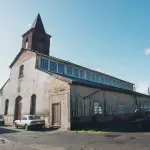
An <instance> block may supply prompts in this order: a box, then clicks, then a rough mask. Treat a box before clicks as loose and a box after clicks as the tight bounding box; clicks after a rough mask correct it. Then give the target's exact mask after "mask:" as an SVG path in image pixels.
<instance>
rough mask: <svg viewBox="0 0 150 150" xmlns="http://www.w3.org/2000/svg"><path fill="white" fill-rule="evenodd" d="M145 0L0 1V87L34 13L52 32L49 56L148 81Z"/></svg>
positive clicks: (149, 34)
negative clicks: (38, 15)
mask: <svg viewBox="0 0 150 150" xmlns="http://www.w3.org/2000/svg"><path fill="white" fill-rule="evenodd" d="M149 7H150V1H149V0H144V1H142V0H132V1H131V0H113V1H112V0H94V1H91V0H82V1H81V0H74V1H73V0H71V1H70V0H63V1H61V0H55V1H52V0H47V1H46V0H45V1H41V0H36V1H30V0H26V1H20V0H13V1H9V0H1V1H0V52H1V53H0V68H1V75H0V86H2V85H3V83H4V82H5V81H6V80H7V78H9V73H10V70H9V68H8V66H9V65H10V63H11V62H12V61H13V59H14V57H15V56H16V55H17V54H18V52H19V51H20V49H21V42H22V39H21V35H22V34H23V33H24V32H26V31H27V30H28V29H29V26H30V25H31V24H32V22H33V20H34V19H35V17H36V16H37V13H38V12H39V13H40V14H41V17H42V20H43V23H44V26H45V29H46V31H47V33H49V34H51V35H52V40H51V53H50V54H51V55H53V56H55V57H59V58H62V59H65V60H69V61H71V62H74V63H77V64H79V65H83V66H86V67H89V68H91V69H98V70H100V71H103V72H104V73H107V74H110V75H113V76H115V77H118V78H121V79H124V80H127V81H130V82H132V83H135V84H136V87H137V91H140V92H143V93H146V92H147V87H148V85H149V84H150V68H149V66H150V9H149Z"/></svg>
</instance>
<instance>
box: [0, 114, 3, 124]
mask: <svg viewBox="0 0 150 150" xmlns="http://www.w3.org/2000/svg"><path fill="white" fill-rule="evenodd" d="M0 125H2V126H4V116H3V115H0Z"/></svg>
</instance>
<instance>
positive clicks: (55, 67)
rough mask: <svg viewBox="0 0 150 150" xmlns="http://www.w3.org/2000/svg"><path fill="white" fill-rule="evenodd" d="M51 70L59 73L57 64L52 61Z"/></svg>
mask: <svg viewBox="0 0 150 150" xmlns="http://www.w3.org/2000/svg"><path fill="white" fill-rule="evenodd" d="M50 70H51V71H53V72H57V63H56V62H55V61H50Z"/></svg>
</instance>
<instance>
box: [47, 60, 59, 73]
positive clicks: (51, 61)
mask: <svg viewBox="0 0 150 150" xmlns="http://www.w3.org/2000/svg"><path fill="white" fill-rule="evenodd" d="M51 63H56V70H55V71H54V70H51ZM49 70H50V71H52V72H57V70H58V63H57V62H56V61H53V60H50V61H49Z"/></svg>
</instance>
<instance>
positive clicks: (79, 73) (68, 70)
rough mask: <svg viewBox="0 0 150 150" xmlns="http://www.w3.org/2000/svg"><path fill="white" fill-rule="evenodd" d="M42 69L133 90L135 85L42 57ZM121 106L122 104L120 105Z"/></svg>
mask: <svg viewBox="0 0 150 150" xmlns="http://www.w3.org/2000/svg"><path fill="white" fill-rule="evenodd" d="M40 69H41V70H44V71H52V72H58V73H61V74H67V75H69V76H74V77H76V78H81V79H86V80H89V81H92V82H98V83H102V84H106V85H110V86H114V87H118V88H123V89H128V90H133V85H132V84H130V83H127V82H124V81H121V80H119V79H114V78H113V77H112V78H111V77H109V76H107V75H104V74H98V73H97V74H96V73H95V72H94V71H93V72H92V71H91V72H90V71H86V70H83V69H80V68H75V67H73V66H69V65H66V64H65V63H59V62H57V61H53V60H48V59H44V58H40ZM119 108H120V106H119Z"/></svg>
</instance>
